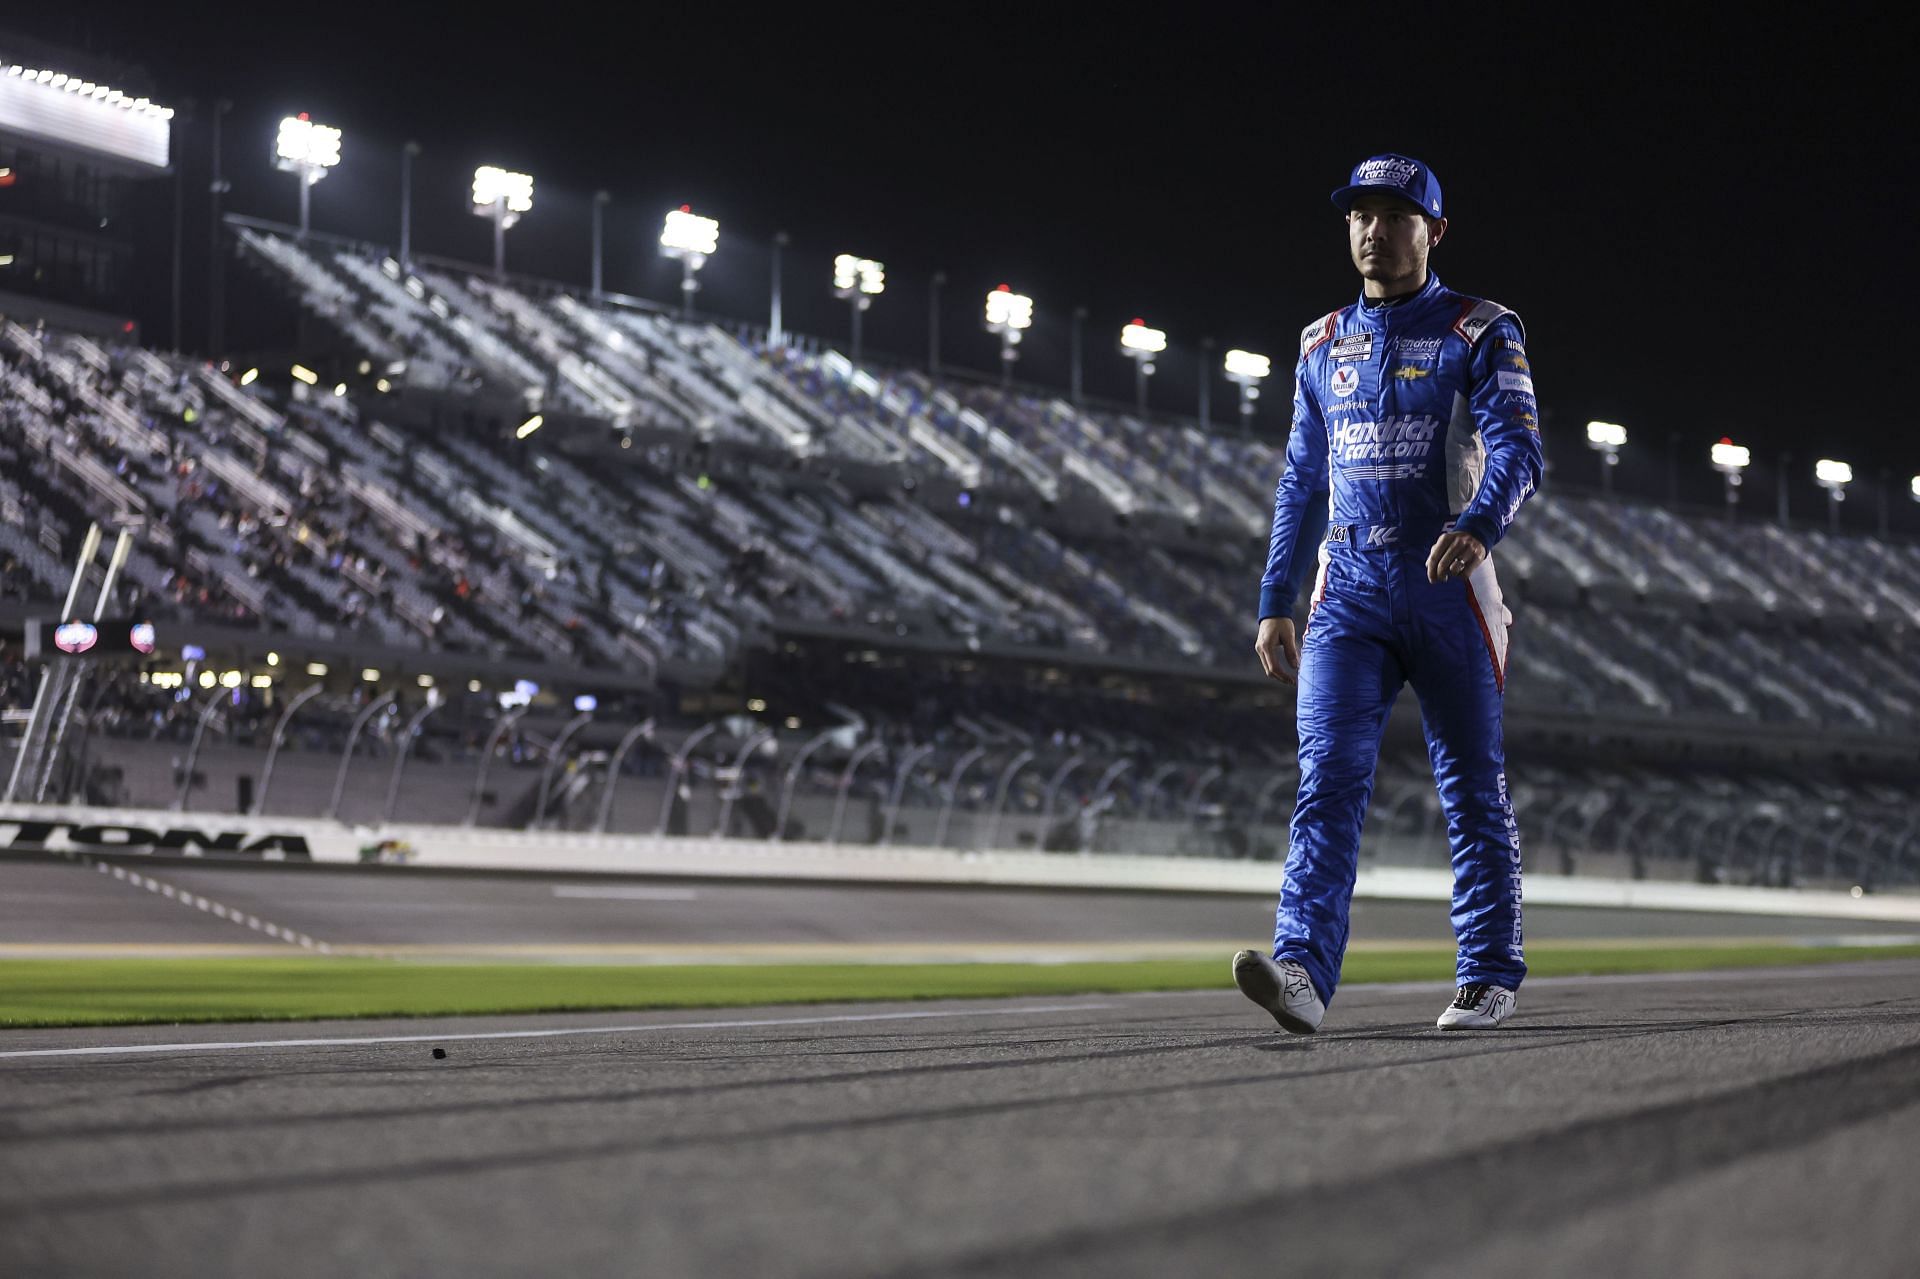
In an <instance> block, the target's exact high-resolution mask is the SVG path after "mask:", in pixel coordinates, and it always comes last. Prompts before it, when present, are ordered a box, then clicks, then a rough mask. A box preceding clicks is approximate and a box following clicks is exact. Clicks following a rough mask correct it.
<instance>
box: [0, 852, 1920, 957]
mask: <svg viewBox="0 0 1920 1279" xmlns="http://www.w3.org/2000/svg"><path fill="white" fill-rule="evenodd" d="M114 864H115V865H118V866H120V867H122V868H123V869H124V870H127V871H129V872H134V873H137V875H138V878H139V879H140V880H141V881H144V882H145V883H149V884H151V885H154V887H153V888H151V889H149V888H145V887H142V886H141V885H140V884H137V883H134V882H133V881H131V880H127V879H115V878H114V877H113V876H112V875H111V874H108V873H102V872H101V871H100V870H99V869H98V867H97V866H88V865H83V864H81V863H79V862H69V861H66V860H63V859H60V858H54V857H43V858H35V859H0V955H15V956H18V955H33V954H45V953H64V952H67V951H71V952H73V953H81V954H84V953H91V952H92V951H93V950H94V949H95V948H115V947H131V948H135V949H139V948H152V949H154V950H155V951H156V952H174V953H177V952H179V951H182V950H193V949H196V948H198V949H204V950H207V951H209V952H218V951H220V950H222V949H224V948H228V947H234V946H240V947H247V948H257V949H260V950H262V951H285V950H287V949H288V946H287V944H286V943H284V942H282V941H278V940H275V939H274V938H272V937H269V936H267V935H265V934H263V933H262V932H261V931H260V930H259V929H252V928H248V927H245V926H244V925H243V924H242V923H239V922H236V919H241V920H244V919H245V918H247V917H252V918H254V919H258V920H264V921H267V922H270V923H273V924H275V925H276V926H278V927H279V928H281V929H283V930H285V931H286V932H288V933H292V934H296V935H304V936H308V937H312V938H315V939H318V940H319V941H320V942H324V943H327V944H329V945H330V946H331V947H332V948H334V949H336V950H355V949H359V950H370V951H376V952H400V953H407V952H418V953H427V954H435V953H439V954H454V955H474V956H489V955H491V956H507V957H511V956H520V957H528V958H538V957H542V956H545V957H549V958H574V959H582V960H596V961H605V962H614V961H619V960H622V959H628V960H654V961H661V960H681V961H685V962H702V963H705V962H716V961H724V960H727V959H742V960H764V959H768V958H775V959H778V958H785V957H792V956H798V955H811V956H815V957H819V958H859V957H861V956H862V955H867V956H870V957H873V958H885V959H895V960H898V959H912V958H929V959H941V958H964V957H980V958H993V957H1013V958H1018V957H1033V956H1039V957H1050V956H1059V957H1068V958H1071V957H1111V958H1115V959H1120V958H1127V957H1130V956H1132V957H1141V956H1149V955H1153V954H1157V953H1166V952H1167V951H1169V950H1180V949H1183V948H1184V949H1192V948H1196V947H1198V948H1206V947H1212V948H1215V949H1219V948H1224V953H1231V951H1232V950H1233V949H1235V948H1237V947H1239V946H1242V945H1248V944H1257V943H1259V942H1260V941H1261V940H1262V939H1264V938H1266V937H1269V936H1270V935H1271V933H1272V919H1273V898H1272V897H1270V896H1266V897H1252V896H1232V895H1224V894H1223V895H1215V894H1183V893H1139V892H1111V891H1109V892H1079V891H1058V890H1021V889H988V888H937V887H897V886H884V885H847V884H794V883H784V884H766V883H740V882H699V883H694V882H676V881H660V880H651V881H643V880H636V879H632V878H624V879H610V878H582V877H565V878H562V877H542V876H534V875H465V874H446V873H431V872H417V871H394V870H391V869H381V868H372V869H367V870H321V869H315V868H256V867H222V866H218V865H212V864H208V863H203V862H180V861H171V862H168V861H152V860H148V859H143V858H124V859H118V860H117V861H116V862H115V863H114ZM1274 878H1275V887H1276V891H1277V888H1278V879H1279V868H1278V867H1277V866H1276V867H1275V868H1274ZM163 892H170V893H171V894H172V895H171V896H167V895H163ZM189 898H205V899H208V900H210V901H211V902H214V903H217V904H220V905H222V906H223V907H225V908H227V909H228V915H226V916H219V915H216V914H214V913H211V912H210V911H209V910H207V909H195V908H194V907H193V905H191V904H189V901H188V899H189ZM1527 936H1528V940H1529V941H1530V942H1534V943H1543V942H1549V941H1575V940H1591V939H1618V938H1647V939H1660V938H1708V937H1724V938H1735V937H1746V938H1787V939H1802V940H1808V941H1822V940H1833V939H1838V938H1861V937H1872V938H1877V939H1883V940H1892V941H1898V940H1903V939H1907V938H1913V937H1920V924H1888V923H1879V922H1873V923H1862V922H1861V921H1858V920H1851V921H1849V920H1819V919H1798V918H1782V917H1776V916H1757V915H1735V914H1709V913H1691V912H1675V911H1628V910H1604V909H1588V908H1579V907H1560V908H1554V907H1530V908H1529V909H1528V911H1527ZM1353 939H1354V943H1355V944H1356V945H1357V946H1365V945H1368V944H1371V943H1374V942H1431V943H1434V944H1437V945H1445V944H1448V943H1450V942H1451V941H1452V932H1451V928H1450V926H1449V924H1448V920H1447V910H1446V907H1445V905H1444V904H1443V903H1439V902H1400V901H1370V900H1359V901H1356V902H1355V903H1354V907H1353Z"/></svg>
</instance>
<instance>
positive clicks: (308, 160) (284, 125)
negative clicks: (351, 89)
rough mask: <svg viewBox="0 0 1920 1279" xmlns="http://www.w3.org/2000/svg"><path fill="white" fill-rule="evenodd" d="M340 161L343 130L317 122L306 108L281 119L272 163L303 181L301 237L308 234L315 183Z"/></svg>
mask: <svg viewBox="0 0 1920 1279" xmlns="http://www.w3.org/2000/svg"><path fill="white" fill-rule="evenodd" d="M338 163H340V130H338V129H334V128H330V127H328V126H327V125H324V124H315V123H314V122H313V121H312V120H311V119H310V118H309V117H308V116H307V113H306V112H305V111H302V112H301V113H300V114H299V115H290V116H288V117H287V118H286V119H284V120H282V121H281V122H280V132H279V133H278V134H276V135H275V136H274V139H273V167H274V168H276V169H279V170H280V171H281V172H282V173H291V174H293V175H294V177H295V178H297V179H298V180H299V182H300V238H301V239H302V240H304V239H306V238H307V224H308V220H309V215H310V211H311V206H312V203H313V200H312V192H313V184H314V183H316V182H318V181H319V180H320V179H321V178H324V177H326V176H327V170H328V169H331V168H332V167H333V166H334V165H336V164H338Z"/></svg>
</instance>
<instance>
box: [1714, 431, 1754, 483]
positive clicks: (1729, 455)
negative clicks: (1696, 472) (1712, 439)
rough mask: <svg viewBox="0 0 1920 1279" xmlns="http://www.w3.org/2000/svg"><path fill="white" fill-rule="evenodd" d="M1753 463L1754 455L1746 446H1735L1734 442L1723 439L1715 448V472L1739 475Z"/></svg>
mask: <svg viewBox="0 0 1920 1279" xmlns="http://www.w3.org/2000/svg"><path fill="white" fill-rule="evenodd" d="M1752 461H1753V454H1752V453H1751V452H1749V451H1748V450H1747V448H1746V446H1745V445H1741V444H1735V443H1734V442H1733V441H1732V440H1729V439H1724V438H1723V439H1722V440H1721V441H1720V442H1719V443H1718V444H1716V445H1714V446H1713V465H1714V469H1715V470H1719V471H1725V472H1727V473H1728V474H1729V475H1738V474H1739V473H1740V472H1741V471H1744V470H1746V469H1747V467H1748V466H1749V465H1750V464H1751V463H1752Z"/></svg>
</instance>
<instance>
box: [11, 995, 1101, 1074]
mask: <svg viewBox="0 0 1920 1279" xmlns="http://www.w3.org/2000/svg"><path fill="white" fill-rule="evenodd" d="M1111 1007H1113V1005H1112V1004H1086V1003H1081V1004H1030V1005H1027V1006H1025V1007H1021V1008H955V1009H925V1010H922V1011H918V1012H909V1013H844V1014H841V1015H839V1016H834V1017H765V1018H749V1019H744V1020H731V1021H671V1022H655V1023H653V1024H650V1025H648V1024H642V1025H633V1026H562V1027H555V1028H550V1029H546V1030H489V1031H469V1032H467V1033H465V1034H456V1035H362V1036H356V1037H351V1038H349V1037H341V1038H332V1039H239V1040H230V1041H226V1042H222V1043H185V1044H107V1045H101V1046H97V1047H92V1048H25V1049H15V1050H13V1051H11V1052H0V1059H5V1060H12V1059H17V1058H21V1057H124V1056H131V1055H134V1054H138V1053H205V1052H238V1051H244V1050H247V1049H260V1048H331V1047H342V1048H344V1047H365V1046H367V1045H369V1044H457V1043H463V1042H471V1041H473V1040H482V1039H558V1038H562V1037H565V1036H574V1035H638V1034H644V1033H646V1032H648V1031H655V1030H751V1029H754V1028H756V1027H760V1026H770V1027H777V1026H839V1025H847V1024H849V1023H853V1022H870V1021H920V1020H932V1019H937V1018H952V1017H1025V1016H1031V1015H1033V1014H1036V1013H1077V1012H1097V1011H1099V1010H1101V1009H1104V1008H1111Z"/></svg>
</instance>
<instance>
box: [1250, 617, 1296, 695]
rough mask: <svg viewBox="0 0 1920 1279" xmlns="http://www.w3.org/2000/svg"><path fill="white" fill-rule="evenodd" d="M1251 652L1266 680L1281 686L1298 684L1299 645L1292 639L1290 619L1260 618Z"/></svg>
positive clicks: (1291, 620)
mask: <svg viewBox="0 0 1920 1279" xmlns="http://www.w3.org/2000/svg"><path fill="white" fill-rule="evenodd" d="M1253 651H1254V654H1255V656H1257V657H1259V659H1260V669H1261V670H1263V671H1265V672H1266V673H1267V678H1268V679H1277V680H1279V681H1280V682H1281V683H1282V684H1298V683H1299V682H1300V677H1299V673H1298V672H1299V670H1300V644H1299V642H1298V641H1297V640H1295V639H1294V636H1293V619H1292V618H1291V617H1263V618H1261V619H1260V633H1259V634H1258V635H1257V636H1255V637H1254V641H1253ZM1283 654H1284V657H1283V656H1282V655H1283Z"/></svg>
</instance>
